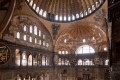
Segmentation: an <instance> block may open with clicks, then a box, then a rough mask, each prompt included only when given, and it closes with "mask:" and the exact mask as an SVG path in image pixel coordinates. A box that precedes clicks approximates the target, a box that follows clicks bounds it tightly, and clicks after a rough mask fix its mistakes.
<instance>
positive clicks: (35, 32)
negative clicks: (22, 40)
mask: <svg viewBox="0 0 120 80" xmlns="http://www.w3.org/2000/svg"><path fill="white" fill-rule="evenodd" d="M34 34H35V35H37V26H34Z"/></svg>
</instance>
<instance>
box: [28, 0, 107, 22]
mask: <svg viewBox="0 0 120 80" xmlns="http://www.w3.org/2000/svg"><path fill="white" fill-rule="evenodd" d="M26 2H27V3H28V5H29V6H30V7H31V8H32V10H33V11H34V12H35V13H36V14H38V15H39V16H40V17H42V18H44V19H46V20H49V21H55V22H71V21H76V20H80V19H83V18H85V17H87V16H89V15H90V14H92V13H94V12H95V11H96V10H97V9H99V8H100V7H101V6H102V4H104V2H105V0H26Z"/></svg>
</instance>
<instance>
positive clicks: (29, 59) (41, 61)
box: [15, 49, 49, 66]
mask: <svg viewBox="0 0 120 80" xmlns="http://www.w3.org/2000/svg"><path fill="white" fill-rule="evenodd" d="M15 63H16V65H17V66H48V65H49V60H48V58H47V57H46V56H41V54H38V55H36V56H32V54H29V55H28V54H27V52H26V51H23V52H22V53H20V51H19V49H16V51H15Z"/></svg>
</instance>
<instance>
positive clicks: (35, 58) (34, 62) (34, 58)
mask: <svg viewBox="0 0 120 80" xmlns="http://www.w3.org/2000/svg"><path fill="white" fill-rule="evenodd" d="M33 65H34V66H37V55H36V56H34V57H33Z"/></svg>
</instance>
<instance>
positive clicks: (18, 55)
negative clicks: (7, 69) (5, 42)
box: [15, 49, 20, 66]
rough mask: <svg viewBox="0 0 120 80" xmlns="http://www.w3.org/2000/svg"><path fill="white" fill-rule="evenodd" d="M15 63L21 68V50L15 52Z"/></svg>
mask: <svg viewBox="0 0 120 80" xmlns="http://www.w3.org/2000/svg"><path fill="white" fill-rule="evenodd" d="M15 63H16V65H17V66H20V52H19V49H16V50H15Z"/></svg>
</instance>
